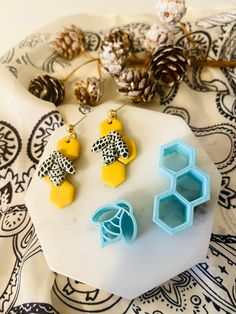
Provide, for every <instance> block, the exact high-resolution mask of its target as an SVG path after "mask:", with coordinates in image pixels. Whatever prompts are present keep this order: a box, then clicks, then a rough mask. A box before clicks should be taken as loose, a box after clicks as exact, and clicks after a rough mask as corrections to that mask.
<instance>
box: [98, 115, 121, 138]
mask: <svg viewBox="0 0 236 314" xmlns="http://www.w3.org/2000/svg"><path fill="white" fill-rule="evenodd" d="M108 122H109V119H106V120H104V121H103V122H102V123H101V124H100V136H106V135H107V134H108V133H109V132H111V131H117V132H119V133H120V135H123V134H124V131H123V126H122V123H121V122H120V120H118V119H113V120H112V123H110V124H109V123H108Z"/></svg>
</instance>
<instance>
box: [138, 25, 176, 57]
mask: <svg viewBox="0 0 236 314" xmlns="http://www.w3.org/2000/svg"><path fill="white" fill-rule="evenodd" d="M172 43H173V35H172V33H171V32H170V31H169V30H168V29H167V28H166V27H165V26H163V25H160V26H158V25H156V24H153V25H152V26H151V28H150V29H149V30H148V31H147V32H146V35H145V40H144V48H145V49H146V51H147V52H148V53H149V54H150V55H152V54H153V53H154V51H155V50H156V49H157V48H159V47H160V46H161V45H169V44H172Z"/></svg>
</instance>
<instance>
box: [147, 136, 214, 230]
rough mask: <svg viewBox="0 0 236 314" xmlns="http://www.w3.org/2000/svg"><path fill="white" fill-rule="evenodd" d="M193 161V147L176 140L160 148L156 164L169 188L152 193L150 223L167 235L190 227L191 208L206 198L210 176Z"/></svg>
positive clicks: (194, 157)
mask: <svg viewBox="0 0 236 314" xmlns="http://www.w3.org/2000/svg"><path fill="white" fill-rule="evenodd" d="M195 160H196V150H195V149H194V148H193V147H191V146H189V145H187V144H186V143H184V142H183V141H181V140H179V139H178V140H175V141H173V142H170V143H168V144H165V145H163V146H162V147H161V151H160V158H159V167H160V169H161V171H162V173H163V174H164V175H165V176H166V177H167V178H168V179H169V180H170V188H169V190H167V191H165V192H164V193H161V194H157V195H156V196H155V199H154V209H153V222H154V223H155V224H157V225H158V226H160V227H161V228H162V229H163V230H165V231H166V232H168V233H169V234H174V233H176V232H179V231H181V230H184V229H186V228H189V227H191V226H192V224H193V215H194V208H195V207H196V206H198V205H200V204H202V203H205V202H207V201H208V200H209V199H210V176H209V175H208V174H206V173H205V172H204V171H202V170H201V169H199V168H197V167H196V165H195Z"/></svg>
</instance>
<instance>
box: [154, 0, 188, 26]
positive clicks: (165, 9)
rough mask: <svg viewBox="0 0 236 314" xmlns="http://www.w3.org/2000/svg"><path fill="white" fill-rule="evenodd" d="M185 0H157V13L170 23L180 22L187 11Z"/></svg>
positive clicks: (162, 19) (165, 21) (163, 20)
mask: <svg viewBox="0 0 236 314" xmlns="http://www.w3.org/2000/svg"><path fill="white" fill-rule="evenodd" d="M186 10H187V9H186V6H185V0H157V3H156V14H157V15H158V16H159V18H160V20H161V21H162V22H164V23H167V24H169V25H174V24H176V23H178V22H179V21H180V20H181V19H182V17H183V16H184V15H185V13H186Z"/></svg>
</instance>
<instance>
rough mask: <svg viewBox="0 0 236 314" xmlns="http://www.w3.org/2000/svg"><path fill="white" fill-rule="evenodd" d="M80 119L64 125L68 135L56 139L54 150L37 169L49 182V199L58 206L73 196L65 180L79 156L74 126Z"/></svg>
mask: <svg viewBox="0 0 236 314" xmlns="http://www.w3.org/2000/svg"><path fill="white" fill-rule="evenodd" d="M84 118H85V117H83V118H82V119H81V120H80V121H82V120H83V119H84ZM80 121H78V122H77V123H76V124H75V125H72V124H69V125H67V126H66V130H67V132H68V133H69V135H68V136H65V137H64V138H62V139H61V140H59V141H58V143H57V146H56V150H54V151H53V152H52V153H51V154H50V156H49V157H48V158H47V159H46V160H45V161H44V162H43V163H42V164H41V166H40V167H39V170H38V176H39V177H40V178H43V177H44V178H45V180H46V181H47V182H48V183H49V184H50V186H51V188H50V201H51V203H53V204H54V205H56V206H57V207H58V208H63V207H65V206H68V205H70V204H71V203H72V202H73V200H74V197H75V187H74V186H73V184H71V183H70V182H69V181H68V180H67V175H68V174H70V175H72V174H75V172H76V169H75V166H74V164H73V161H75V160H76V159H77V158H78V157H79V152H80V143H79V141H78V139H77V134H76V132H75V126H76V125H77V124H78V123H79V122H80Z"/></svg>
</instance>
